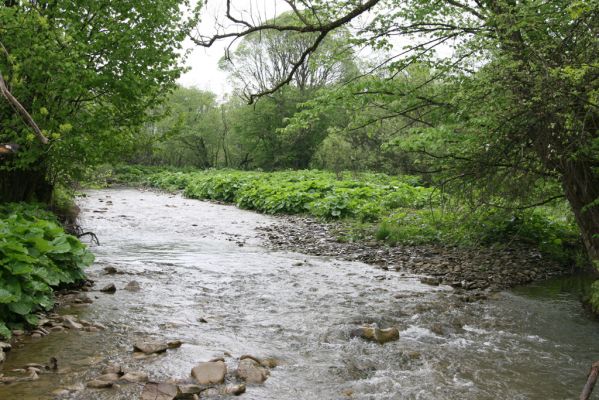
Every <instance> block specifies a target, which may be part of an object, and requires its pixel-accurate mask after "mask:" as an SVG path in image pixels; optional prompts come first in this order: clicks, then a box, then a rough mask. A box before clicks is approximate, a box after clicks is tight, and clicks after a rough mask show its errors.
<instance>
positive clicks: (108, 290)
mask: <svg viewBox="0 0 599 400" xmlns="http://www.w3.org/2000/svg"><path fill="white" fill-rule="evenodd" d="M100 292H104V293H114V292H116V286H114V283H111V284H108V285H106V286H104V287H103V288H102V289H100Z"/></svg>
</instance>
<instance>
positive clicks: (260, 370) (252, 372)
mask: <svg viewBox="0 0 599 400" xmlns="http://www.w3.org/2000/svg"><path fill="white" fill-rule="evenodd" d="M268 375H269V372H268V369H266V368H264V367H263V366H261V365H260V363H258V362H257V361H256V360H255V359H253V358H249V357H248V358H244V359H243V360H241V361H239V366H238V367H237V376H238V377H239V378H240V379H243V380H244V381H246V382H247V383H262V382H264V381H265V380H266V379H268Z"/></svg>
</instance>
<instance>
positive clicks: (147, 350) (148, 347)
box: [133, 342, 169, 354]
mask: <svg viewBox="0 0 599 400" xmlns="http://www.w3.org/2000/svg"><path fill="white" fill-rule="evenodd" d="M168 348H169V346H168V344H166V343H159V342H137V343H135V344H134V345H133V351H137V352H141V353H144V354H154V353H164V352H165V351H166V350H167V349H168Z"/></svg>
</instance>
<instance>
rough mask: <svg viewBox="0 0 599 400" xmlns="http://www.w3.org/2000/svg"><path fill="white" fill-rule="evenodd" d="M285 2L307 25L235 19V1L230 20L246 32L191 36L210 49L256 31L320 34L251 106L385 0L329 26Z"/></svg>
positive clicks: (286, 81)
mask: <svg viewBox="0 0 599 400" xmlns="http://www.w3.org/2000/svg"><path fill="white" fill-rule="evenodd" d="M284 1H285V3H287V4H288V5H289V6H291V8H292V10H293V11H294V13H295V14H296V15H297V16H298V18H299V20H300V22H302V24H303V25H282V24H277V23H276V22H271V23H265V24H261V25H255V24H253V23H251V22H248V21H246V20H244V19H242V18H238V17H235V16H233V15H232V14H231V0H227V11H226V17H227V19H229V20H230V21H232V22H234V23H236V24H238V25H241V26H243V27H244V29H243V30H241V31H239V32H228V33H222V34H216V35H213V36H211V37H205V36H202V35H199V36H198V37H193V36H192V37H190V39H191V40H192V41H193V42H194V43H195V44H197V45H198V46H202V47H210V46H212V45H213V44H214V43H215V42H217V41H219V40H223V39H239V38H243V37H245V36H248V35H250V34H252V33H255V32H263V31H269V30H270V31H278V32H297V33H314V34H318V35H317V36H316V37H315V39H314V41H313V43H312V45H311V46H309V47H308V48H306V49H305V50H304V51H303V52H302V54H301V56H300V57H299V59H297V60H295V61H293V60H292V61H291V65H292V68H291V69H290V70H289V73H288V74H287V75H286V77H285V78H284V79H283V80H282V81H280V82H279V83H277V84H276V85H275V86H274V87H272V88H270V89H265V90H263V91H261V92H259V93H254V94H250V95H249V102H250V104H251V103H253V102H254V101H255V100H256V99H257V98H259V97H262V96H265V95H269V94H273V93H274V92H276V91H277V90H279V89H280V88H281V87H283V86H285V85H288V84H289V83H290V82H291V81H292V80H293V77H294V76H295V74H296V73H297V72H298V70H299V69H300V67H301V66H302V65H303V64H304V63H305V62H306V61H307V60H308V57H309V56H310V55H311V54H312V53H314V52H315V51H316V50H317V49H318V46H319V45H320V44H321V43H322V41H323V40H324V39H325V38H326V36H327V35H328V34H329V33H330V32H331V31H333V30H335V29H337V28H339V27H341V26H343V25H345V24H347V23H348V22H350V21H351V20H353V19H354V18H356V17H358V16H360V15H361V14H363V13H364V12H367V11H369V10H370V9H372V8H373V7H374V6H376V5H377V4H378V3H380V2H381V1H382V0H368V1H366V2H364V3H361V4H359V5H358V6H356V7H355V8H353V9H352V10H351V11H349V12H348V13H347V14H345V15H343V16H341V17H339V18H337V19H335V20H333V21H330V22H328V23H325V24H323V23H322V22H318V23H316V24H315V23H311V22H310V21H309V20H308V19H307V18H305V17H304V16H303V15H302V13H301V11H300V10H299V9H298V8H297V6H296V5H295V2H294V1H293V0H284Z"/></svg>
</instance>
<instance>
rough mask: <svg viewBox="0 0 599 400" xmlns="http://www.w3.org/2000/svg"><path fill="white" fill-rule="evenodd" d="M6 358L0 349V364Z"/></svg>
mask: <svg viewBox="0 0 599 400" xmlns="http://www.w3.org/2000/svg"><path fill="white" fill-rule="evenodd" d="M5 360H6V354H4V352H2V351H0V364H2V363H3V362H4V361H5Z"/></svg>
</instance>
